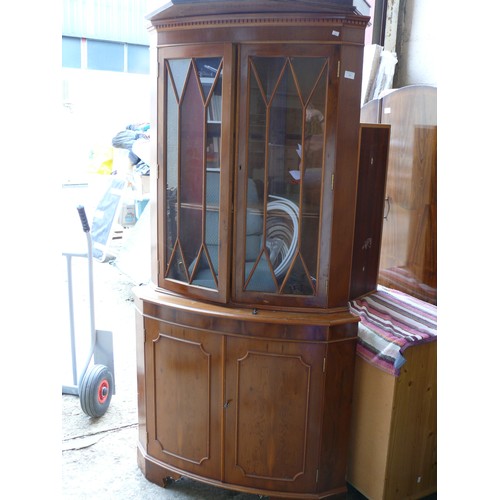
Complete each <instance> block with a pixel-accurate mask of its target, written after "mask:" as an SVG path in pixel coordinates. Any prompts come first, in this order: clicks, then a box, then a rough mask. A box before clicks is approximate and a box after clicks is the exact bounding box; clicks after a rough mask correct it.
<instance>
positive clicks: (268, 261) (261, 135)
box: [245, 57, 327, 295]
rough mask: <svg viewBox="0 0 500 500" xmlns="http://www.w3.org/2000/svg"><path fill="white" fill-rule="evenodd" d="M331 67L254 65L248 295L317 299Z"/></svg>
mask: <svg viewBox="0 0 500 500" xmlns="http://www.w3.org/2000/svg"><path fill="white" fill-rule="evenodd" d="M326 67H327V60H326V59H325V58H308V57H294V58H283V57H276V58H273V57H251V58H250V61H249V73H250V74H249V103H248V109H249V123H248V138H247V158H248V161H247V174H248V188H247V189H248V191H247V227H246V253H245V260H246V264H245V289H246V290H252V291H265V292H275V293H283V294H299V295H313V294H314V293H315V292H316V276H317V252H318V245H319V241H318V240H319V216H320V207H321V189H320V188H321V181H322V172H323V155H324V117H325V105H326V87H327V71H326ZM257 218H259V223H258V224H257V223H256V222H255V219H257ZM257 228H258V229H259V231H261V232H260V234H258V235H257V234H256V233H255V230H256V229H257ZM256 236H257V237H258V239H259V244H258V245H257V246H256V245H255V237H256Z"/></svg>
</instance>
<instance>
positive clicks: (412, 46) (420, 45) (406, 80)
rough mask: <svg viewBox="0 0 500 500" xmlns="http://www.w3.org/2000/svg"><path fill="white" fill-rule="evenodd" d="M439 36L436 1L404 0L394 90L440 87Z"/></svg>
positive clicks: (400, 9) (400, 4) (399, 28)
mask: <svg viewBox="0 0 500 500" xmlns="http://www.w3.org/2000/svg"><path fill="white" fill-rule="evenodd" d="M438 35H439V25H438V15H437V10H436V1H435V0H400V3H399V22H398V36H397V42H396V51H397V56H398V64H397V68H396V76H395V80H394V87H395V88H399V87H403V86H405V85H414V84H427V85H436V86H437V64H436V61H437V43H438Z"/></svg>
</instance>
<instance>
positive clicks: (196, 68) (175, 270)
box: [165, 57, 222, 289]
mask: <svg viewBox="0 0 500 500" xmlns="http://www.w3.org/2000/svg"><path fill="white" fill-rule="evenodd" d="M166 71H167V78H166V86H167V93H166V94H167V99H166V111H165V116H166V143H167V145H166V163H167V164H166V175H167V207H166V209H167V218H166V239H167V244H166V252H167V255H166V260H167V268H166V277H167V278H169V279H174V280H178V281H182V282H185V283H190V284H195V285H198V286H203V287H208V288H213V289H216V288H217V286H218V255H219V245H220V243H219V198H220V197H219V189H220V167H221V165H220V151H221V149H220V148H221V119H222V79H221V75H222V59H221V58H213V57H212V58H196V59H172V60H169V61H168V62H167V65H166Z"/></svg>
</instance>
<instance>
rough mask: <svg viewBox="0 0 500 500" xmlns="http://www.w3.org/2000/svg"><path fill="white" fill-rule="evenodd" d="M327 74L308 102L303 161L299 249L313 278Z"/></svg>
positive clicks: (320, 77)
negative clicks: (312, 243)
mask: <svg viewBox="0 0 500 500" xmlns="http://www.w3.org/2000/svg"><path fill="white" fill-rule="evenodd" d="M326 87H327V74H326V69H325V70H323V71H322V72H321V73H320V75H319V76H318V79H317V81H316V85H315V87H314V89H313V90H312V93H311V95H310V98H309V100H308V101H307V105H306V118H305V126H304V145H303V148H302V150H303V155H302V156H303V163H302V175H303V179H304V180H303V183H302V207H303V208H302V209H303V215H302V218H301V231H300V249H301V255H302V257H303V258H304V263H305V265H306V266H307V267H306V268H307V270H308V273H309V275H310V276H311V278H312V279H313V281H314V282H315V280H316V277H317V259H318V253H317V246H316V245H311V242H312V241H316V242H318V241H319V236H320V234H319V215H320V208H321V204H320V202H321V182H322V175H323V154H324V144H325V137H324V122H325V119H324V117H325V113H326V111H325V103H326Z"/></svg>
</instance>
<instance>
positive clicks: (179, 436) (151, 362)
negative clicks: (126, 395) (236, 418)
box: [145, 319, 223, 480]
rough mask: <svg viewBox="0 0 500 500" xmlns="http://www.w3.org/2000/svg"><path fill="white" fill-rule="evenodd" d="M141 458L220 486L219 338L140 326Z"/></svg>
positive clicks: (165, 327) (153, 323)
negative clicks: (143, 333) (143, 382)
mask: <svg viewBox="0 0 500 500" xmlns="http://www.w3.org/2000/svg"><path fill="white" fill-rule="evenodd" d="M145 328H146V343H145V361H146V363H145V366H146V373H145V377H146V406H147V412H146V413H147V422H146V426H147V431H148V443H147V452H148V454H149V455H150V456H152V457H154V458H155V459H157V460H160V461H161V462H163V463H165V464H169V465H172V466H175V467H177V468H179V469H182V470H184V471H187V472H191V473H194V474H199V475H201V476H203V477H207V478H212V479H216V480H220V457H221V450H220V447H221V445H220V443H221V431H220V429H221V419H220V417H221V408H222V392H221V384H220V374H221V370H222V352H223V349H222V345H223V341H222V337H221V336H220V335H215V334H210V333H203V332H199V331H194V330H189V329H186V328H181V327H176V326H173V325H169V324H168V323H164V322H160V321H154V320H151V319H146V320H145Z"/></svg>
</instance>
